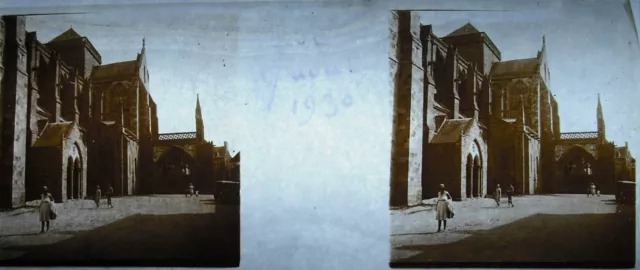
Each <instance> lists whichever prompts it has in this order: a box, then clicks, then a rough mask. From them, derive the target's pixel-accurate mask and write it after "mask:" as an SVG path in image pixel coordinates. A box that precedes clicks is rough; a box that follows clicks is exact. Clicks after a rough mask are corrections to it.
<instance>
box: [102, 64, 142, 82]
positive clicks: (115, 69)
mask: <svg viewBox="0 0 640 270" xmlns="http://www.w3.org/2000/svg"><path fill="white" fill-rule="evenodd" d="M137 67H138V66H137V61H136V60H133V61H126V62H118V63H113V64H108V65H102V66H97V67H96V68H95V69H93V73H92V75H91V78H93V79H102V78H111V77H120V76H135V75H136V74H137Z"/></svg>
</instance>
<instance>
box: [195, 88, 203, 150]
mask: <svg viewBox="0 0 640 270" xmlns="http://www.w3.org/2000/svg"><path fill="white" fill-rule="evenodd" d="M196 138H197V139H198V140H200V141H203V140H204V122H203V121H202V110H201V109H200V95H199V94H196Z"/></svg>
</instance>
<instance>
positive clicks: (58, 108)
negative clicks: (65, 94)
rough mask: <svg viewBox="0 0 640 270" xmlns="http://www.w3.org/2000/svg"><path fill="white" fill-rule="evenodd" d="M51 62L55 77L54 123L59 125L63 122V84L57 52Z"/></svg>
mask: <svg viewBox="0 0 640 270" xmlns="http://www.w3.org/2000/svg"><path fill="white" fill-rule="evenodd" d="M51 61H52V62H53V65H52V66H53V68H54V69H55V70H54V73H53V74H54V75H53V89H54V98H55V111H54V112H53V118H54V122H56V123H58V122H61V121H62V119H61V118H62V100H61V97H60V95H61V91H63V88H62V82H61V81H60V55H59V54H58V53H56V52H54V53H53V55H52V56H51Z"/></svg>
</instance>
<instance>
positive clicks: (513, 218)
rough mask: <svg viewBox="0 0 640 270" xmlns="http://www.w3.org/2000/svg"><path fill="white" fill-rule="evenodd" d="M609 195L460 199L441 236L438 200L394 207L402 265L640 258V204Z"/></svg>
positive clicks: (396, 258) (395, 254)
mask: <svg viewBox="0 0 640 270" xmlns="http://www.w3.org/2000/svg"><path fill="white" fill-rule="evenodd" d="M613 199H614V197H613V196H609V195H603V196H600V197H590V198H587V197H586V195H547V196H543V195H536V196H523V197H515V198H514V204H515V207H513V208H511V207H508V206H507V203H506V199H503V200H502V202H501V206H500V207H496V203H495V201H493V200H491V199H471V200H468V201H464V202H454V211H455V217H454V218H453V219H450V220H449V221H448V224H447V230H446V231H445V232H440V233H436V231H437V228H438V223H437V221H436V220H435V213H434V210H433V202H432V201H431V200H429V201H426V203H427V205H426V206H420V207H413V208H409V209H402V210H394V211H392V213H391V215H392V218H391V219H392V236H391V245H392V254H391V261H392V262H395V263H402V262H410V263H416V262H418V263H427V265H428V264H429V263H434V264H438V263H445V262H446V263H448V262H516V263H517V262H558V263H559V262H608V263H620V262H635V258H634V257H635V226H636V225H635V207H634V206H624V207H620V206H619V205H616V204H615V203H614V202H613Z"/></svg>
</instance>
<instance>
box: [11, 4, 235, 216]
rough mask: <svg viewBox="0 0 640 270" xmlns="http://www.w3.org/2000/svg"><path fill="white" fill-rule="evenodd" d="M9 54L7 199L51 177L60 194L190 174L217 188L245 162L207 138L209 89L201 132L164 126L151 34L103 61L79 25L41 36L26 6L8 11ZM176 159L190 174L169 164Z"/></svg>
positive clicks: (175, 188)
mask: <svg viewBox="0 0 640 270" xmlns="http://www.w3.org/2000/svg"><path fill="white" fill-rule="evenodd" d="M0 59H2V62H1V63H0V70H1V71H2V72H0V76H1V77H0V83H1V84H0V85H1V87H2V89H1V96H0V98H1V99H0V102H1V105H2V106H0V108H1V110H2V111H1V114H2V115H3V117H2V119H1V120H0V121H1V122H0V127H1V129H2V133H1V134H2V135H1V136H0V138H1V139H0V149H1V151H0V207H1V208H13V207H19V206H22V205H24V203H25V201H27V200H33V199H38V198H39V193H40V192H41V191H42V186H47V187H48V189H49V191H50V192H51V193H52V195H53V196H54V198H55V200H56V201H60V202H63V201H66V200H70V199H82V198H85V197H87V196H89V195H93V194H94V191H95V189H96V187H97V186H98V185H99V186H100V187H102V188H103V189H104V188H106V187H107V186H109V185H111V186H112V187H113V188H114V191H115V196H127V195H136V194H149V193H153V192H157V193H182V192H184V190H185V188H186V187H187V185H188V184H189V182H192V183H193V184H194V185H196V188H198V186H201V188H200V191H201V192H203V193H208V192H210V193H213V190H212V189H213V186H214V184H213V183H214V181H216V180H223V179H225V180H226V179H229V178H230V177H232V176H231V175H232V174H233V173H232V172H234V170H239V159H240V157H239V153H238V154H237V155H236V156H235V157H231V156H230V155H229V153H228V150H227V149H228V146H227V144H226V143H225V145H224V146H215V145H213V143H211V142H207V141H205V139H204V123H203V120H202V113H201V108H200V103H199V99H198V100H196V110H195V121H196V132H190V133H185V134H176V133H171V134H160V133H159V132H158V118H157V110H158V108H157V106H156V104H155V102H154V100H153V97H152V96H151V94H150V90H149V71H148V69H147V65H146V54H145V44H144V39H143V43H142V49H141V51H140V52H139V53H138V54H137V56H136V57H135V58H134V59H133V60H131V61H125V62H118V63H111V64H103V63H102V58H101V55H100V53H99V52H98V50H97V49H96V48H95V47H94V46H93V45H92V44H91V42H90V41H89V39H88V38H86V37H84V36H81V35H79V34H78V33H77V32H76V31H75V30H73V29H72V28H71V29H69V30H67V31H65V32H64V33H62V34H60V35H59V36H57V37H55V38H54V39H53V40H51V41H49V42H47V43H41V42H40V41H39V40H38V39H37V35H36V33H35V32H27V31H26V18H25V17H24V16H5V17H2V19H1V20H0ZM176 157H178V158H176ZM180 157H188V158H184V159H179V158H180ZM189 158H190V159H189ZM233 160H238V161H237V162H233ZM169 165H171V166H173V167H171V166H169ZM176 166H180V169H178V171H179V172H181V173H182V175H183V177H182V178H177V177H170V176H172V174H168V173H166V172H167V171H168V170H167V168H169V167H171V168H173V170H174V171H175V168H176ZM238 175H239V173H238ZM171 181H173V182H171ZM238 181H239V179H238Z"/></svg>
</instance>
